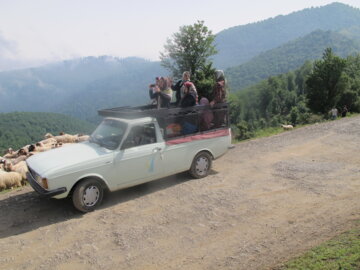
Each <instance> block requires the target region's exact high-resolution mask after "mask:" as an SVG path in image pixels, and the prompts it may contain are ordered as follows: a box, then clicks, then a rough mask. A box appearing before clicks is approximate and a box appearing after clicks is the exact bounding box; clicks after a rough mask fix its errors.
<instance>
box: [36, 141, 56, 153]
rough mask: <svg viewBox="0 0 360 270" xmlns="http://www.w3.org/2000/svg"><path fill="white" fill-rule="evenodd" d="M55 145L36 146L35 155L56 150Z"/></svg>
mask: <svg viewBox="0 0 360 270" xmlns="http://www.w3.org/2000/svg"><path fill="white" fill-rule="evenodd" d="M55 147H56V146H55V144H40V143H39V144H36V146H35V150H34V153H37V152H45V151H48V150H50V149H53V148H55Z"/></svg>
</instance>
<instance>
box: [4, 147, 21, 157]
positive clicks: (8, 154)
mask: <svg viewBox="0 0 360 270" xmlns="http://www.w3.org/2000/svg"><path fill="white" fill-rule="evenodd" d="M17 156H18V153H17V151H14V150H13V149H12V148H8V149H7V150H6V152H5V155H4V158H16V157H17Z"/></svg>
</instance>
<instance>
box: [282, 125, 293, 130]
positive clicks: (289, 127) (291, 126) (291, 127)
mask: <svg viewBox="0 0 360 270" xmlns="http://www.w3.org/2000/svg"><path fill="white" fill-rule="evenodd" d="M281 127H282V128H283V129H284V130H290V129H293V128H294V127H293V125H281Z"/></svg>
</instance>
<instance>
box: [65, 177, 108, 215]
mask: <svg viewBox="0 0 360 270" xmlns="http://www.w3.org/2000/svg"><path fill="white" fill-rule="evenodd" d="M103 196H104V189H103V187H102V185H101V183H100V182H99V181H98V180H96V179H87V180H84V181H82V182H80V183H79V184H78V185H77V186H76V187H75V190H74V193H73V195H72V201H73V204H74V206H75V208H76V209H78V210H79V211H81V212H85V213H86V212H90V211H93V210H94V209H95V208H96V207H97V206H98V205H100V203H101V201H102V199H103Z"/></svg>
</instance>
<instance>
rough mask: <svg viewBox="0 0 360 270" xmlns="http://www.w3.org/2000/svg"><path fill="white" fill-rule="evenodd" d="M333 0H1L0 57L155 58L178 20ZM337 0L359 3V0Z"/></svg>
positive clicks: (218, 21)
mask: <svg viewBox="0 0 360 270" xmlns="http://www.w3.org/2000/svg"><path fill="white" fill-rule="evenodd" d="M332 2H334V1H331V0H312V1H310V0H271V1H266V0H252V1H249V0H246V1H245V0H222V1H219V0H217V1H215V0H197V1H196V0H191V1H190V0H182V1H173V0H153V1H145V0H127V1H122V0H118V1H115V0H102V1H100V0H0V62H1V61H2V59H6V60H9V59H10V60H13V61H39V60H46V61H53V60H60V59H69V58H74V57H80V56H89V55H93V56H99V55H114V56H118V57H127V56H140V57H144V58H147V59H151V60H157V59H158V56H159V52H160V51H161V50H163V45H164V43H165V42H166V39H167V37H171V35H172V34H173V33H175V32H177V31H178V29H179V27H180V26H182V25H189V24H193V23H194V22H196V21H197V20H204V21H205V25H207V26H208V27H209V28H210V29H211V30H212V31H213V33H217V32H219V31H221V30H223V29H226V28H229V27H232V26H236V25H244V24H247V23H252V22H256V21H259V20H264V19H267V18H270V17H274V16H277V15H280V14H282V15H286V14H289V13H291V12H294V11H298V10H301V9H304V8H309V7H318V6H323V5H326V4H329V3H332ZM341 2H342V3H344V4H348V5H351V6H353V7H357V8H360V1H359V0H343V1H341ZM4 61H5V60H4ZM3 64H4V62H3Z"/></svg>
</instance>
